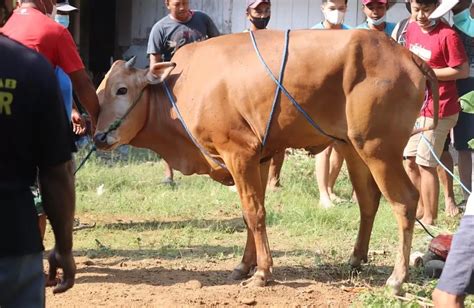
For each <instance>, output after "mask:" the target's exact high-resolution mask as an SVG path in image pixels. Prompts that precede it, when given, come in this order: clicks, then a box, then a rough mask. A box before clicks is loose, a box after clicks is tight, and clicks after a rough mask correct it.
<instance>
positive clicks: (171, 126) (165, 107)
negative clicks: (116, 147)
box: [130, 85, 212, 175]
mask: <svg viewBox="0 0 474 308" xmlns="http://www.w3.org/2000/svg"><path fill="white" fill-rule="evenodd" d="M146 95H147V96H148V97H149V99H148V101H149V106H148V119H147V123H145V125H144V127H143V129H142V130H141V131H140V132H139V133H138V134H137V136H136V137H135V138H134V139H133V140H132V141H131V142H130V144H132V145H134V146H137V147H143V148H149V149H150V150H152V151H154V152H156V153H158V154H159V155H160V156H161V157H163V158H164V159H165V160H166V161H167V162H168V163H169V164H170V165H171V167H172V168H173V169H176V170H179V171H180V172H182V173H183V174H186V175H187V174H193V173H198V174H209V173H211V172H212V170H211V166H210V165H209V163H208V162H207V160H206V159H204V158H203V156H202V153H201V151H200V150H199V149H198V148H197V147H196V146H195V145H194V144H193V143H192V141H191V139H190V138H189V136H188V134H187V133H186V131H185V130H184V128H183V126H182V124H181V123H180V122H179V120H178V119H177V118H175V113H174V112H173V111H172V108H171V105H170V103H169V101H168V98H167V96H166V94H165V93H164V90H163V87H162V86H161V85H157V86H151V87H148V88H147V89H146Z"/></svg>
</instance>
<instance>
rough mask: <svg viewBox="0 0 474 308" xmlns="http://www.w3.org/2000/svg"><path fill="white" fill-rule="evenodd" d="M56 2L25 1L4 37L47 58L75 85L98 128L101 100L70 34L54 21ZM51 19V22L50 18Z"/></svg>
mask: <svg viewBox="0 0 474 308" xmlns="http://www.w3.org/2000/svg"><path fill="white" fill-rule="evenodd" d="M55 6H56V0H22V1H21V6H20V7H19V8H18V9H16V10H15V12H14V13H13V15H12V16H11V17H10V19H8V21H7V23H6V24H5V26H4V27H3V28H2V32H3V34H5V35H6V36H8V37H10V38H11V39H14V40H16V41H18V42H20V43H22V44H23V45H25V46H27V47H29V48H32V49H34V50H36V51H38V52H39V53H41V54H42V55H44V56H45V57H46V58H47V59H48V60H49V62H51V64H52V65H53V66H54V67H56V66H59V67H61V68H62V69H63V71H64V72H66V74H68V75H69V77H70V78H71V81H72V85H73V88H74V91H75V92H76V94H77V97H78V98H79V101H80V102H81V103H82V105H83V106H84V107H85V108H86V110H87V112H88V113H89V115H90V116H91V119H92V122H93V124H94V125H95V123H96V120H97V115H98V112H99V100H98V98H97V94H96V92H95V88H94V86H93V84H92V82H91V80H90V78H89V76H88V75H87V73H86V70H85V68H84V64H83V63H82V60H81V58H80V56H79V53H78V51H77V46H76V44H75V43H74V40H73V38H72V36H71V34H70V33H69V31H68V30H67V29H66V28H64V27H63V26H61V25H60V24H58V23H56V22H55V21H54V16H52V15H53V10H54V8H55ZM51 17H52V18H51Z"/></svg>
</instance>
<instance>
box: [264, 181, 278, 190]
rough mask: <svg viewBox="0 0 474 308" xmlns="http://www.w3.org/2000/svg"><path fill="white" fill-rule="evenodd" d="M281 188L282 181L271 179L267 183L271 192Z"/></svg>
mask: <svg viewBox="0 0 474 308" xmlns="http://www.w3.org/2000/svg"><path fill="white" fill-rule="evenodd" d="M280 188H281V184H280V180H278V179H271V180H269V181H268V183H267V189H269V190H270V191H276V190H279V189H280Z"/></svg>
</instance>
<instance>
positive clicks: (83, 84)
mask: <svg viewBox="0 0 474 308" xmlns="http://www.w3.org/2000/svg"><path fill="white" fill-rule="evenodd" d="M69 77H70V78H71V81H72V86H73V89H74V92H75V93H76V95H77V97H78V98H79V102H80V103H81V104H82V105H83V106H84V108H86V110H87V112H88V113H89V115H90V117H91V120H92V124H93V126H95V125H96V123H97V117H98V115H99V99H98V98H97V94H96V91H95V87H94V85H93V84H92V81H91V79H90V78H89V76H88V75H87V73H86V71H85V70H84V69H82V70H78V71H75V72H73V73H71V74H69Z"/></svg>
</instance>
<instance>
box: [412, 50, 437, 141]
mask: <svg viewBox="0 0 474 308" xmlns="http://www.w3.org/2000/svg"><path fill="white" fill-rule="evenodd" d="M411 57H412V60H413V62H414V63H415V65H416V66H418V68H419V69H420V71H421V72H422V73H423V75H425V77H426V79H427V82H428V84H429V86H430V88H431V95H432V97H433V124H431V125H430V126H428V127H420V128H415V129H414V130H413V132H412V135H415V134H418V133H421V132H425V131H427V130H433V129H435V128H436V126H438V113H439V86H438V78H437V77H436V74H435V72H434V71H433V69H432V68H431V67H430V66H429V65H428V64H427V63H426V62H425V61H423V60H422V59H421V58H420V57H418V56H417V55H415V54H412V55H411Z"/></svg>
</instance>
